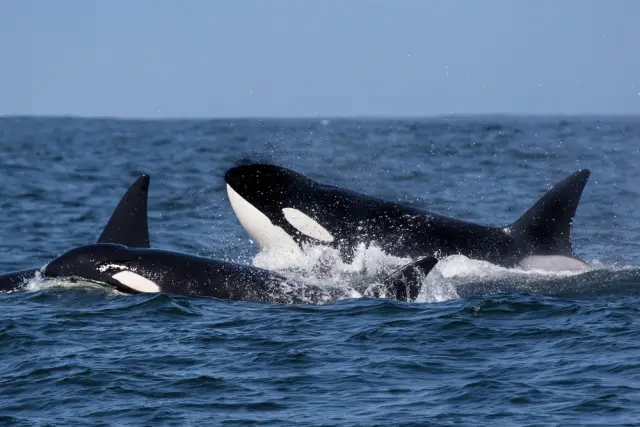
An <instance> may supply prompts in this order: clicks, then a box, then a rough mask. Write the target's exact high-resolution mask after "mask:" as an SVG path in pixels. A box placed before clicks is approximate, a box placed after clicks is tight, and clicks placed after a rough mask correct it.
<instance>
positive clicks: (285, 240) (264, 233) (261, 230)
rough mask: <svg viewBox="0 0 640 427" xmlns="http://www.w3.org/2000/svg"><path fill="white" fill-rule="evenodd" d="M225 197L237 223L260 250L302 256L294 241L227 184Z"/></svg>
mask: <svg viewBox="0 0 640 427" xmlns="http://www.w3.org/2000/svg"><path fill="white" fill-rule="evenodd" d="M227 195H228V196H229V202H230V203H231V208H232V209H233V212H235V214H236V216H237V217H238V221H240V225H242V227H243V228H244V229H245V230H246V231H247V233H248V234H249V236H250V237H251V239H253V241H254V242H256V244H257V245H258V247H259V248H260V249H263V250H266V251H271V250H276V251H281V250H284V251H289V252H294V253H296V254H302V251H301V250H300V248H299V247H298V245H297V244H296V242H295V240H293V238H292V237H291V236H290V235H288V234H287V232H286V231H284V230H283V229H282V228H280V227H278V226H275V225H273V223H272V222H271V220H269V218H268V217H267V216H266V215H265V214H263V213H262V212H260V210H258V209H257V208H256V207H255V206H253V205H252V204H251V203H249V202H247V201H246V200H245V199H244V198H243V197H242V196H241V195H240V194H238V193H237V192H236V191H235V190H234V189H233V188H231V186H230V185H229V184H227Z"/></svg>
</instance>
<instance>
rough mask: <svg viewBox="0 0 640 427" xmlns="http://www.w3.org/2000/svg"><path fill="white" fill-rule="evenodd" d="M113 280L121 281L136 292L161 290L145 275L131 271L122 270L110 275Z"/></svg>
mask: <svg viewBox="0 0 640 427" xmlns="http://www.w3.org/2000/svg"><path fill="white" fill-rule="evenodd" d="M112 277H113V278H114V279H115V280H117V281H118V282H120V283H122V284H123V285H124V286H127V287H129V288H131V289H133V290H134V291H138V292H161V290H160V286H158V285H156V284H155V283H154V282H152V281H151V280H149V279H147V278H146V277H142V276H140V275H139V274H136V273H134V272H133V271H129V270H123V271H120V272H118V273H116V274H114V275H113V276H112Z"/></svg>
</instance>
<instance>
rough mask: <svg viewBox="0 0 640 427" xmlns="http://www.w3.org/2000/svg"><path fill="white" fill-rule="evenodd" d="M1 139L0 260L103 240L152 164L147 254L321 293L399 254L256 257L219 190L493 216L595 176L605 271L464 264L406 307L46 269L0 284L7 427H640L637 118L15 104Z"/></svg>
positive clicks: (592, 205) (21, 263) (438, 277)
mask: <svg viewBox="0 0 640 427" xmlns="http://www.w3.org/2000/svg"><path fill="white" fill-rule="evenodd" d="M0 147H1V148H2V149H1V150H0V177H1V181H0V182H1V183H2V198H1V199H0V200H1V202H0V203H1V208H2V215H0V230H1V231H2V234H1V236H2V238H1V239H0V272H8V271H11V270H18V269H23V268H31V267H40V266H43V265H44V264H45V263H47V262H48V261H50V260H52V259H53V258H54V257H56V256H57V255H59V254H61V253H62V252H64V251H66V250H68V249H71V248H72V247H74V246H78V245H83V244H88V243H92V242H94V241H95V240H96V239H97V238H98V236H99V235H100V233H101V231H102V228H103V226H104V225H105V224H106V222H107V220H108V218H109V216H110V215H111V213H112V212H113V209H114V208H115V206H116V204H117V203H118V201H119V199H120V197H121V196H122V195H123V194H124V192H125V191H126V189H127V187H128V186H129V185H130V184H131V183H133V181H134V180H135V179H136V178H137V177H138V176H139V175H140V174H141V173H148V174H150V175H151V187H150V192H149V227H150V233H151V245H152V247H155V248H163V249H172V250H180V251H185V252H189V253H195V254H200V255H205V256H210V257H214V258H219V259H225V260H231V261H235V262H241V263H245V264H253V265H259V266H261V267H265V268H271V269H274V270H278V271H282V272H290V273H291V272H292V271H294V270H295V274H300V275H302V276H305V277H311V278H314V279H316V280H318V281H321V282H323V283H326V284H327V286H347V284H348V283H349V281H350V280H360V281H362V280H364V281H366V279H367V277H369V276H368V275H369V274H370V273H371V272H372V271H373V272H376V271H386V270H388V269H391V268H393V267H396V266H398V265H401V264H402V263H403V262H404V261H405V260H401V259H396V258H394V257H391V256H389V255H387V254H384V253H383V252H382V251H380V250H379V249H378V248H376V247H375V246H374V247H363V248H361V249H360V250H359V252H358V254H357V255H356V257H355V258H354V260H353V261H350V262H346V261H342V260H340V259H339V258H338V257H336V255H335V254H334V253H332V252H331V251H328V250H323V249H322V248H313V249H309V250H308V251H307V252H306V256H307V259H306V260H305V261H304V262H303V263H302V264H300V265H290V263H289V264H287V260H283V259H281V258H279V257H273V256H269V254H265V253H260V252H259V250H258V248H257V247H256V245H255V244H253V243H252V242H251V241H250V240H249V237H248V235H247V234H246V232H245V231H244V230H243V229H242V227H241V226H240V224H239V223H238V220H237V218H236V216H235V215H234V213H233V211H232V209H231V207H230V205H229V202H228V199H227V195H226V190H225V183H224V180H223V176H224V172H225V170H226V169H227V168H229V167H231V166H234V165H236V164H238V163H240V162H245V161H247V160H260V161H269V162H274V163H277V164H279V165H282V166H285V167H289V168H292V169H294V170H296V171H298V172H301V173H303V174H305V175H308V176H309V177H311V178H313V179H315V180H318V181H321V182H324V183H328V184H334V185H339V186H343V187H347V188H349V189H352V190H356V191H361V192H364V193H367V194H370V195H373V196H377V197H381V198H385V199H388V200H393V201H398V202H402V203H406V204H410V205H413V206H417V207H421V208H424V209H427V210H429V211H433V212H436V213H439V214H443V215H447V216H451V217H455V218H457V219H461V220H466V221H473V222H478V223H482V224H486V225H495V226H503V225H507V224H509V223H511V222H513V221H515V220H516V219H517V218H518V217H519V216H520V215H521V214H523V213H524V212H525V211H526V210H527V209H528V208H529V207H530V206H531V205H533V203H535V201H536V200H537V199H538V198H539V197H541V196H542V195H543V194H544V193H545V191H547V190H548V189H549V188H551V186H552V185H554V184H555V183H557V182H558V181H560V180H561V179H563V178H564V177H566V176H567V175H569V174H570V173H572V172H574V171H576V170H578V169H582V168H589V169H591V172H592V173H591V177H590V179H589V182H588V183H587V186H586V188H585V191H584V194H583V196H582V200H581V203H580V205H579V207H578V211H577V215H576V217H575V220H574V223H573V246H574V250H575V252H576V254H577V255H578V256H580V257H581V258H582V259H584V260H586V261H587V262H588V263H589V264H591V265H592V266H594V267H595V269H596V271H593V272H590V273H587V274H583V275H575V274H569V273H544V272H535V273H531V272H524V271H519V270H515V269H505V268H501V267H498V266H494V265H491V264H488V263H486V262H482V261H475V260H469V259H466V258H464V257H461V256H453V257H449V258H447V259H445V260H443V261H442V262H441V263H439V264H438V266H437V267H436V269H435V270H434V271H433V272H432V274H430V275H429V277H428V278H427V279H426V280H425V282H424V283H423V288H422V290H421V296H420V299H419V300H418V301H417V302H414V303H407V302H399V301H392V300H385V299H373V298H357V297H354V298H347V299H342V300H339V301H334V302H331V303H328V304H322V305H283V304H267V303H249V302H243V301H221V300H216V299H212V298H194V297H185V296H181V295H168V294H138V295H134V296H127V295H121V294H118V293H117V292H115V291H113V290H110V289H108V288H103V287H101V286H97V285H89V284H72V283H66V284H65V283H56V284H55V285H52V284H47V283H44V282H39V281H33V282H31V283H29V284H28V285H27V288H26V290H25V291H23V292H14V293H9V294H0V424H2V425H16V426H22V425H24V426H45V425H46V426H53V425H55V426H86V425H96V426H100V425H126V426H130V425H175V426H190V425H194V426H195V425H274V426H282V425H296V426H298V425H300V426H333V425H348V426H374V425H380V426H414V425H415V426H418V425H446V426H454V425H455V426H458V425H460V426H496V425H500V426H511V425H513V426H525V425H526V426H534V425H535V426H542V425H544V426H547V425H553V426H576V425H581V426H586V425H615V426H623V425H629V426H631V425H640V214H638V210H637V207H638V206H639V205H640V174H639V171H640V169H639V168H638V165H639V163H640V118H633V117H631V118H629V117H517V116H515V117H508V116H477V117H455V118H429V119H426V118H425V119H361V120H356V119H323V118H318V119H295V120H294V119H269V120H254V119H225V120H222V119H220V120H146V121H145V120H116V119H88V118H86V119H85V118H32V117H7V118H0ZM420 232H421V231H420V230H416V233H420ZM424 232H425V233H426V232H428V231H427V230H424ZM318 266H322V268H320V269H319V268H318ZM320 270H321V271H322V274H320V273H318V271H320ZM291 274H293V273H291ZM354 277H355V279H354Z"/></svg>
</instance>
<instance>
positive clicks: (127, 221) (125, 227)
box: [98, 175, 150, 248]
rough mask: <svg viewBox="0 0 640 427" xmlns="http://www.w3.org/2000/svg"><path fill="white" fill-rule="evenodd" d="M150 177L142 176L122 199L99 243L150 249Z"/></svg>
mask: <svg viewBox="0 0 640 427" xmlns="http://www.w3.org/2000/svg"><path fill="white" fill-rule="evenodd" d="M149 180H150V176H149V175H142V176H141V177H140V178H138V179H137V180H136V182H134V183H133V184H132V185H131V187H129V189H128V190H127V192H126V193H125V195H124V196H123V197H122V199H120V203H118V207H116V210H115V211H113V215H111V218H110V219H109V222H108V223H107V226H106V227H105V228H104V230H103V231H102V234H101V235H100V238H99V239H98V243H119V244H121V245H125V246H130V247H133V248H148V247H149V225H148V223H147V198H148V195H149Z"/></svg>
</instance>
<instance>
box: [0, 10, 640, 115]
mask: <svg viewBox="0 0 640 427" xmlns="http://www.w3.org/2000/svg"><path fill="white" fill-rule="evenodd" d="M0 55H1V56H0V57H1V58H2V59H1V61H0V115H15V114H29V115H32V114H47V115H62V114H64V115H67V114H72V115H83V116H115V117H234V116H253V117H255V116H289V117H291V116H296V117H297V116H316V115H320V116H371V115H376V116H398V115H401V116H424V115H441V114H451V113H455V114H468V113H534V114H550V113H562V114H582V113H596V114H617V113H621V114H640V1H638V0H598V1H594V0H542V1H539V0H526V1H525V0H510V1H507V0H502V1H498V0H483V1H480V0H443V1H428V0H413V1H411V0H386V1H383V0H322V1H321V0H226V1H223V0H181V1H179V0H173V1H169V0H102V1H98V0H0Z"/></svg>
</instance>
